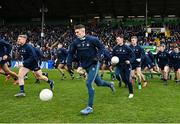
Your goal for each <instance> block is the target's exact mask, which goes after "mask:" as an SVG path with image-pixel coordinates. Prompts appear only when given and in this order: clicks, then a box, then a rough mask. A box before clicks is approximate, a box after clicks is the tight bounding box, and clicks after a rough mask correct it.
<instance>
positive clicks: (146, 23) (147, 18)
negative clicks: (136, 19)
mask: <svg viewBox="0 0 180 124" xmlns="http://www.w3.org/2000/svg"><path fill="white" fill-rule="evenodd" d="M147 23H148V0H146V32H147Z"/></svg>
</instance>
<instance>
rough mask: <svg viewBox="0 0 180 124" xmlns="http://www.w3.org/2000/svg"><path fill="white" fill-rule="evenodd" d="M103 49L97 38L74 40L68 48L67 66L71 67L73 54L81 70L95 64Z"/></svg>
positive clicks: (87, 37)
mask: <svg viewBox="0 0 180 124" xmlns="http://www.w3.org/2000/svg"><path fill="white" fill-rule="evenodd" d="M104 49H105V47H104V45H103V44H102V43H101V42H100V40H99V39H98V38H97V37H94V36H90V35H86V36H85V38H84V39H83V40H80V39H79V38H76V39H75V40H74V41H73V43H72V44H71V45H70V47H69V51H68V57H67V65H72V61H73V54H76V55H77V59H78V60H79V61H80V63H81V66H82V67H83V68H85V69H86V68H88V67H90V66H91V65H93V64H97V61H98V59H99V58H100V57H101V55H103V51H104Z"/></svg>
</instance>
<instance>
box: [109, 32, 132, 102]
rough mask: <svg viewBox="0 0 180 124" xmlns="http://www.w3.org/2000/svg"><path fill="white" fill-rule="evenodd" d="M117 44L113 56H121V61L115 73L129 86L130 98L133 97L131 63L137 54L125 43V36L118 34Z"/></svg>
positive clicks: (118, 78)
mask: <svg viewBox="0 0 180 124" xmlns="http://www.w3.org/2000/svg"><path fill="white" fill-rule="evenodd" d="M116 42H117V45H116V46H115V47H114V48H113V52H112V56H117V57H118V58H119V63H118V64H117V65H116V70H115V75H116V79H117V80H118V81H121V79H120V76H121V78H122V81H123V82H124V83H125V84H126V85H127V86H128V88H129V98H133V96H134V94H133V87H132V82H131V79H130V78H131V63H133V61H134V60H135V54H134V52H133V51H132V50H131V48H130V47H128V46H127V45H125V44H124V36H123V35H118V36H116Z"/></svg>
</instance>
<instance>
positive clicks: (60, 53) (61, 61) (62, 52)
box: [56, 43, 74, 80]
mask: <svg viewBox="0 0 180 124" xmlns="http://www.w3.org/2000/svg"><path fill="white" fill-rule="evenodd" d="M67 54H68V52H67V50H66V49H65V48H63V44H62V43H59V44H58V49H57V61H56V64H57V68H58V70H59V71H60V73H61V74H62V80H64V79H65V78H66V76H65V74H64V71H63V69H64V68H65V69H66V70H67V67H66V59H67ZM69 73H70V76H71V79H72V80H73V79H74V73H73V72H69Z"/></svg>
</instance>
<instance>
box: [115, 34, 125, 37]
mask: <svg viewBox="0 0 180 124" xmlns="http://www.w3.org/2000/svg"><path fill="white" fill-rule="evenodd" d="M117 37H120V38H124V35H123V34H117V35H116V38H117Z"/></svg>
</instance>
